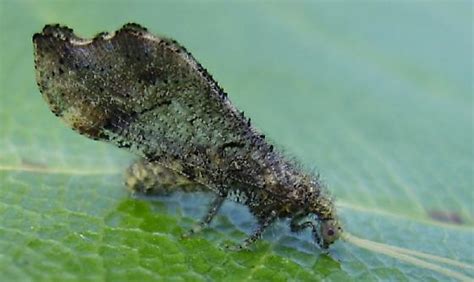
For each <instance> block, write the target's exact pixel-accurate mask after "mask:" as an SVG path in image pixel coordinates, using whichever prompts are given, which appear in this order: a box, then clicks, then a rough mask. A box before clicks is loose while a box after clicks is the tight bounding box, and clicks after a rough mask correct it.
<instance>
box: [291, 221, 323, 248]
mask: <svg viewBox="0 0 474 282" xmlns="http://www.w3.org/2000/svg"><path fill="white" fill-rule="evenodd" d="M304 217H305V216H304V215H297V216H295V217H293V218H292V219H291V222H290V229H291V231H292V232H299V231H302V230H304V229H306V228H311V232H312V233H313V238H314V240H315V241H316V244H318V245H319V246H322V243H323V241H322V239H321V236H320V235H319V231H318V228H317V226H316V224H314V223H313V222H311V221H305V222H300V221H301V220H302V219H303V218H304Z"/></svg>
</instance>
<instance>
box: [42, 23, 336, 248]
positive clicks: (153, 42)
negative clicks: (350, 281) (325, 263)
mask: <svg viewBox="0 0 474 282" xmlns="http://www.w3.org/2000/svg"><path fill="white" fill-rule="evenodd" d="M33 44H34V55H35V69H36V80H37V84H38V87H39V89H40V91H41V93H42V95H43V98H44V99H45V101H46V102H47V104H48V106H49V108H50V109H51V111H52V112H53V113H54V114H55V115H56V116H58V117H60V118H61V119H62V120H63V121H64V122H65V123H66V124H67V125H68V126H70V127H71V128H72V129H74V130H75V131H77V132H78V133H80V134H82V135H85V136H87V137H89V138H92V139H94V140H101V141H105V142H108V143H111V144H114V145H115V146H118V147H120V148H126V149H128V150H130V151H131V152H133V153H135V154H137V155H138V156H139V157H140V160H138V161H137V162H136V163H134V164H132V165H131V166H130V167H129V168H128V170H127V171H126V185H127V186H128V187H129V188H130V189H132V190H133V191H136V192H141V193H145V194H151V193H168V192H171V191H173V190H176V189H184V190H185V191H211V192H214V194H215V198H214V199H213V200H212V202H211V204H210V208H209V211H208V212H207V214H206V215H205V216H204V217H203V219H202V220H201V221H200V222H199V224H196V225H195V227H193V228H192V229H191V230H190V231H189V232H188V233H186V234H187V235H189V234H191V233H195V232H197V231H199V230H201V229H202V228H204V227H206V226H207V225H208V224H209V223H210V222H211V221H212V219H213V218H214V216H215V215H216V214H217V213H218V211H219V208H220V207H221V205H222V203H223V202H224V201H225V200H226V199H232V200H235V201H236V202H239V203H241V204H243V205H246V206H247V207H248V208H249V210H250V212H251V213H252V214H253V215H254V216H255V218H256V219H257V221H258V226H257V227H256V229H255V230H254V231H253V233H252V234H250V235H249V236H248V237H247V239H246V240H245V241H244V242H243V243H242V244H240V245H239V247H238V248H246V247H248V246H249V245H251V244H252V243H253V242H254V241H255V240H257V239H258V238H260V237H261V235H262V233H263V231H264V230H265V229H266V228H267V227H268V226H269V225H271V224H272V223H273V222H274V221H275V220H277V219H281V218H289V219H290V227H291V230H292V231H294V232H298V231H301V230H303V229H307V228H309V229H310V230H311V231H312V234H313V237H314V240H315V242H316V243H317V244H318V245H319V246H320V247H322V248H324V249H326V248H328V247H329V246H330V245H331V244H332V243H334V242H335V241H336V240H337V239H338V238H339V237H340V235H341V232H342V228H341V225H340V223H339V221H338V218H337V215H336V210H335V207H334V204H333V201H332V199H331V197H330V196H329V195H328V193H327V192H326V189H325V188H324V186H323V185H322V183H321V182H320V180H319V179H318V177H317V176H314V175H312V174H309V173H306V172H304V170H302V169H301V168H300V166H298V165H297V164H295V163H294V162H292V161H290V160H289V159H288V158H285V157H284V156H283V154H282V153H280V152H278V150H276V149H274V147H273V145H271V144H270V143H269V142H268V141H267V140H266V139H265V136H264V135H262V134H261V133H259V132H258V131H257V130H256V129H255V128H254V127H253V126H252V125H251V122H250V119H249V118H247V117H245V115H244V113H243V112H240V111H238V110H237V109H236V108H235V107H234V106H233V105H232V103H231V101H230V100H229V98H228V96H227V94H226V93H225V92H224V91H223V90H222V88H221V87H220V86H219V85H218V83H217V82H216V81H215V80H214V79H213V78H212V77H211V75H210V74H209V73H208V72H207V71H206V70H205V69H204V68H203V67H202V66H201V64H199V63H198V62H197V61H196V60H195V59H194V58H193V56H192V55H191V54H190V53H189V52H188V51H187V50H186V49H185V48H184V47H183V46H181V45H179V44H178V43H177V42H176V41H174V40H172V39H168V38H164V37H159V36H155V35H153V34H151V33H150V32H148V30H147V29H146V28H144V27H141V26H140V25H138V24H133V23H129V24H126V25H124V26H123V27H122V28H121V29H119V30H118V31H116V32H114V33H112V34H109V33H106V32H103V33H99V34H97V35H96V36H95V37H94V38H93V39H83V38H80V37H78V36H76V35H75V34H74V33H73V30H72V29H70V28H68V27H65V26H60V25H57V24H56V25H46V26H45V27H44V29H43V31H42V32H41V33H36V34H35V35H34V36H33Z"/></svg>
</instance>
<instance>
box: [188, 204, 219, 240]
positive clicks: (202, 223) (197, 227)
mask: <svg viewBox="0 0 474 282" xmlns="http://www.w3.org/2000/svg"><path fill="white" fill-rule="evenodd" d="M225 199H226V196H223V195H217V196H216V197H215V198H214V200H213V201H212V202H211V205H210V208H209V211H208V212H207V213H206V215H205V216H204V217H203V218H202V219H201V221H200V222H199V223H198V224H196V225H194V226H193V227H192V228H191V229H190V230H189V231H188V232H186V233H185V234H183V237H189V236H191V235H193V234H195V233H199V232H200V231H201V230H202V229H204V228H205V227H206V226H208V225H209V223H211V221H212V219H213V218H214V216H215V215H216V214H217V212H219V209H220V208H221V206H222V204H223V203H224V201H225Z"/></svg>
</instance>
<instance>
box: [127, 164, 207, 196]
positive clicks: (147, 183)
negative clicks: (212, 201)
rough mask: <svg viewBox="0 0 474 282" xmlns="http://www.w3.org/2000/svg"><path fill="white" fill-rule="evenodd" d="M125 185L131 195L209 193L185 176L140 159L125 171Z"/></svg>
mask: <svg viewBox="0 0 474 282" xmlns="http://www.w3.org/2000/svg"><path fill="white" fill-rule="evenodd" d="M125 185H126V186H127V188H128V189H129V190H130V191H132V192H133V193H140V194H147V195H167V194H170V193H172V192H174V191H185V192H197V191H209V190H208V189H207V188H206V187H205V186H203V185H200V184H199V183H196V182H194V181H192V180H190V179H189V178H187V177H186V176H184V175H182V174H179V173H178V172H176V171H174V170H171V169H169V168H167V167H165V166H163V165H161V164H159V163H156V162H149V161H147V160H144V159H141V160H138V161H136V162H135V163H133V164H132V165H131V166H130V167H129V168H128V169H127V170H126V171H125Z"/></svg>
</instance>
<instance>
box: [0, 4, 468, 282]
mask: <svg viewBox="0 0 474 282" xmlns="http://www.w3.org/2000/svg"><path fill="white" fill-rule="evenodd" d="M0 20H1V26H0V33H1V34H2V36H1V39H0V40H1V44H0V55H1V56H0V58H1V59H0V60H1V73H0V87H1V89H0V121H1V123H0V187H1V189H0V273H1V276H2V280H5V281H11V280H16V281H18V280H25V281H26V280H48V281H64V280H70V281H83V280H114V281H119V280H140V279H141V280H166V281H168V280H172V279H174V280H192V281H202V280H209V279H211V280H224V279H226V280H231V281H232V280H275V281H286V280H308V281H309V280H320V279H328V280H355V279H357V280H386V279H387V280H388V279H390V280H412V279H416V280H446V279H452V280H457V279H473V277H474V266H473V265H474V257H473V253H474V247H473V246H474V241H473V238H474V229H473V225H474V216H473V215H474V206H473V202H474V196H473V192H472V189H473V159H474V148H473V125H472V122H473V116H472V113H473V110H472V109H473V101H472V83H473V81H472V77H473V74H472V69H473V57H472V50H473V46H472V45H473V44H472V42H473V41H472V4H471V3H470V2H467V1H466V2H462V1H456V2H449V3H448V2H441V1H438V2H434V1H428V2H406V3H402V2H393V3H375V2H374V3H366V2H364V3H354V4H351V3H329V2H321V3H312V2H309V1H308V2H299V3H290V2H288V3H270V2H269V3H250V2H248V3H246V2H242V3H238V2H226V3H217V2H206V3H200V4H191V2H189V3H184V2H183V3H174V2H164V3H159V2H157V1H150V2H139V1H133V2H130V3H127V2H116V1H113V2H112V1H111V2H107V1H91V2H89V1H77V2H73V1H64V2H56V1H51V2H48V1H42V2H41V3H40V2H26V1H2V2H1V3H0ZM128 21H134V22H138V23H140V24H142V25H144V26H146V27H148V28H149V29H150V30H151V31H152V32H155V33H158V34H162V35H167V36H170V37H173V38H175V39H177V40H178V41H179V42H181V43H182V44H183V45H184V46H186V47H187V48H188V49H189V50H191V51H192V53H193V54H194V55H195V57H196V58H197V59H198V60H199V61H200V62H201V63H202V64H203V65H204V66H206V67H207V68H208V70H209V71H210V72H211V73H212V74H213V75H214V77H215V78H216V79H217V80H218V81H219V82H220V84H221V85H223V86H224V87H225V89H226V91H227V92H228V93H229V96H230V99H231V100H232V101H233V102H234V103H235V104H236V105H237V106H238V108H239V109H241V110H245V112H246V114H247V115H248V116H251V117H252V120H253V121H254V123H255V124H256V125H257V127H259V128H261V129H262V130H263V131H264V132H265V133H266V134H267V136H269V137H270V138H271V139H272V140H274V143H276V144H277V145H278V146H281V147H282V148H284V149H285V150H286V151H287V152H288V154H289V155H291V156H293V157H294V158H296V159H299V160H301V162H302V163H303V164H304V165H306V166H307V167H309V168H310V169H311V168H313V167H316V166H317V170H318V171H319V172H320V173H321V175H322V177H323V178H324V179H325V182H326V183H327V185H328V187H329V189H330V190H331V191H332V193H333V194H334V196H335V197H336V201H337V206H338V208H339V211H340V216H341V220H342V221H343V223H344V226H345V230H346V232H347V233H346V234H347V235H346V236H345V240H341V241H340V242H338V243H336V244H335V245H334V246H333V247H332V248H331V250H330V252H329V253H328V254H324V253H321V251H320V250H319V249H318V248H317V247H315V246H314V245H313V244H312V242H311V239H310V234H307V233H302V234H294V233H291V232H290V231H289V229H288V226H287V223H286V222H281V223H279V224H277V225H276V226H274V227H272V228H271V229H270V230H268V232H266V234H265V237H264V239H263V240H261V241H259V242H258V243H257V244H256V246H255V248H254V249H253V250H251V251H249V252H231V251H227V250H225V249H224V248H223V245H225V244H228V243H234V244H235V243H237V242H239V241H240V240H242V239H243V238H245V234H247V233H248V232H250V230H252V227H253V224H254V223H255V222H254V221H253V219H252V217H251V216H250V215H249V214H248V212H247V211H246V209H245V207H242V206H239V205H236V204H233V203H227V204H226V205H225V206H224V210H223V211H222V213H220V215H219V216H218V217H217V219H216V221H215V222H214V223H213V224H212V226H211V228H209V229H208V230H206V231H204V232H203V233H202V234H200V235H197V236H195V237H193V238H191V239H187V240H182V239H180V234H181V233H182V232H184V231H185V230H187V229H188V228H189V227H191V226H192V224H193V223H194V222H196V221H197V220H198V219H199V218H200V216H201V215H202V214H203V213H204V212H205V210H206V205H207V202H208V200H209V197H208V195H204V194H183V193H177V194H176V195H172V196H170V197H155V198H134V197H132V196H130V195H129V194H128V192H127V191H126V190H125V189H124V186H123V184H122V171H123V170H124V169H125V168H126V167H127V166H128V165H129V164H130V163H131V162H132V161H133V159H134V156H132V155H130V154H129V153H127V152H124V151H121V150H118V149H115V148H112V147H111V146H108V145H106V144H102V143H98V142H94V141H90V140H87V139H86V138H84V137H82V136H79V135H78V134H76V133H74V132H72V131H71V130H69V129H68V128H66V126H65V125H63V124H62V123H61V122H60V121H59V119H57V118H56V117H55V116H54V115H53V114H51V113H50V111H49V109H48V108H47V106H46V104H45V103H44V101H43V100H42V98H41V95H40V93H39V91H38V89H37V87H36V85H35V79H34V69H33V56H32V44H31V36H32V34H33V33H34V32H38V31H40V30H41V29H42V27H43V26H44V25H45V24H47V23H53V22H59V23H62V24H66V25H68V26H71V27H73V28H74V29H75V30H76V32H77V33H78V34H81V35H83V36H92V35H93V34H94V33H97V32H99V31H104V30H108V31H112V30H115V29H116V28H118V27H120V26H121V25H122V24H124V23H125V22H128ZM394 247H399V248H400V249H395V248H394Z"/></svg>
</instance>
